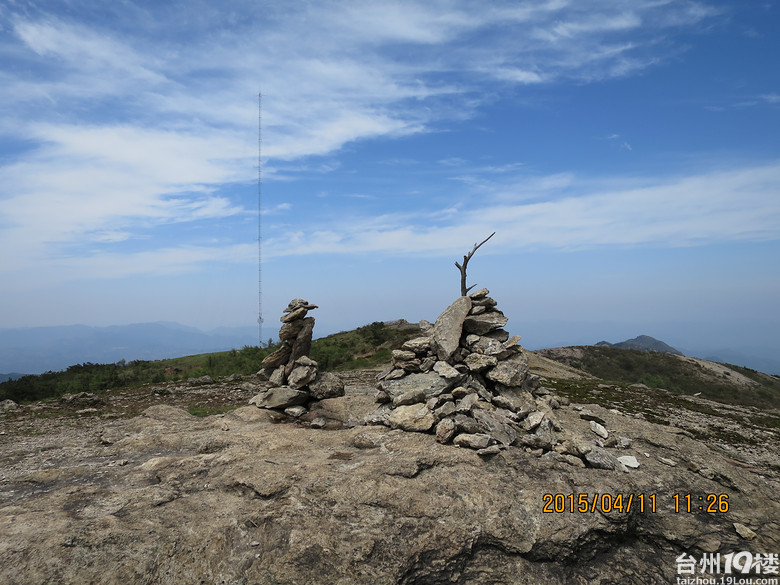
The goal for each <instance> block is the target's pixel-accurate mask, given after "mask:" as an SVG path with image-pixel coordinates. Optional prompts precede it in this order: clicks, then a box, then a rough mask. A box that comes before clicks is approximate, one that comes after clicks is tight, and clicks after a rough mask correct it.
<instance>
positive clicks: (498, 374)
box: [485, 353, 528, 386]
mask: <svg viewBox="0 0 780 585" xmlns="http://www.w3.org/2000/svg"><path fill="white" fill-rule="evenodd" d="M527 374H528V360H527V359H526V357H525V356H524V355H523V354H522V353H516V354H515V355H513V356H511V357H510V358H508V359H506V360H504V361H502V362H499V363H498V365H497V366H496V367H495V368H493V369H491V370H490V371H488V373H487V374H485V376H486V377H487V378H488V380H492V381H493V382H496V383H497V384H503V385H504V386H520V385H522V383H523V381H524V380H525V377H526V375H527Z"/></svg>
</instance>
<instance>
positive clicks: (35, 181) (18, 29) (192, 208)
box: [0, 0, 712, 272]
mask: <svg viewBox="0 0 780 585" xmlns="http://www.w3.org/2000/svg"><path fill="white" fill-rule="evenodd" d="M188 7H189V10H188V14H187V17H186V18H182V15H181V14H179V13H177V11H176V10H173V9H170V8H168V7H166V6H165V5H164V4H160V5H158V4H155V5H153V6H152V7H151V8H147V7H144V6H141V5H134V4H124V3H123V4H121V5H116V6H113V5H112V7H111V8H110V9H107V11H108V12H105V13H103V12H101V14H103V15H104V18H103V19H102V20H101V19H100V18H90V19H86V18H85V19H84V20H83V21H76V20H74V18H73V17H72V16H68V15H66V13H64V12H63V13H61V14H59V15H52V14H47V13H46V12H45V10H46V7H44V8H36V9H35V10H36V11H37V12H36V11H33V10H32V9H31V10H30V11H29V12H22V11H21V9H19V12H14V11H15V10H16V9H14V8H9V9H8V10H7V11H6V12H4V13H3V14H0V18H2V19H4V23H3V24H4V25H5V27H6V28H8V29H9V30H12V31H13V34H6V35H5V36H3V37H0V43H2V45H0V51H2V53H3V55H4V56H10V57H12V58H9V59H7V60H5V61H4V63H5V64H4V65H0V69H2V71H0V83H2V84H3V87H4V91H3V92H0V106H1V108H0V111H2V112H3V113H2V114H0V129H2V131H3V132H4V133H6V134H7V135H8V136H9V137H10V138H11V139H13V140H14V141H17V142H20V143H24V144H25V148H26V150H22V151H19V153H17V154H16V155H15V157H14V158H12V159H6V161H7V162H5V164H4V166H2V167H0V214H2V217H3V224H2V227H0V230H1V231H0V244H2V246H3V249H11V248H13V249H14V250H16V253H15V254H14V255H13V256H11V255H4V257H3V259H2V260H0V271H3V272H7V271H9V270H17V269H19V268H20V267H22V266H36V265H37V264H36V263H38V262H41V261H43V260H45V259H47V258H48V259H50V258H54V257H56V258H62V257H68V254H69V252H68V251H67V250H71V248H69V246H73V247H77V246H78V245H84V244H95V245H104V246H110V245H112V244H118V243H121V242H127V241H131V240H132V241H136V240H138V239H139V238H140V237H141V236H142V235H143V234H144V233H145V230H147V228H148V227H149V226H150V225H160V224H166V223H167V224H172V223H181V222H186V221H204V220H216V219H220V218H225V217H228V216H232V215H239V214H243V213H245V210H244V204H240V203H237V202H236V201H234V200H232V199H231V198H230V196H229V195H228V194H226V193H225V192H224V186H225V185H226V184H231V183H232V184H236V183H249V182H251V181H253V180H254V178H255V176H256V167H255V165H256V162H257V159H256V148H257V135H256V129H257V121H258V120H257V113H258V112H257V109H256V103H255V102H254V98H253V97H252V96H254V95H256V92H257V91H258V90H259V89H262V91H263V93H264V98H263V154H264V157H266V158H267V159H270V161H271V164H270V165H269V166H268V169H269V171H271V172H270V173H269V174H267V175H266V177H265V178H266V179H268V180H273V179H274V178H278V179H283V178H289V173H284V172H283V171H281V172H279V173H274V172H273V170H274V168H275V165H278V163H279V161H296V160H300V159H303V158H305V157H309V156H312V155H328V154H332V153H334V152H338V151H339V150H340V149H342V148H343V147H344V146H345V145H347V144H349V143H352V142H355V141H359V140H365V139H376V138H394V137H401V136H409V135H413V134H418V133H423V132H426V131H428V130H429V129H430V128H431V125H432V124H433V123H435V122H438V121H441V120H443V119H458V118H459V117H460V118H462V117H468V116H470V115H471V113H472V112H473V111H474V109H475V108H478V107H479V105H480V103H481V100H482V99H486V98H485V97H484V95H485V94H486V91H485V90H486V85H485V83H486V79H487V80H498V81H499V82H500V83H501V84H507V83H508V84H518V85H528V84H540V83H552V82H555V81H556V80H561V79H571V78H574V79H586V80H590V79H599V78H604V77H610V76H621V75H627V74H630V73H632V72H634V71H637V70H640V69H642V68H644V67H647V66H649V65H650V64H652V63H653V62H655V60H657V59H659V58H663V56H664V55H663V54H661V55H660V56H657V55H656V51H657V43H656V41H657V38H658V37H661V36H664V35H666V34H667V32H668V31H667V28H666V27H669V26H683V25H686V24H691V23H696V22H699V21H701V20H703V19H706V18H708V17H709V16H711V15H712V13H711V12H709V11H707V10H705V9H703V8H701V7H700V5H699V4H698V3H695V2H682V3H681V2H672V1H671V0H670V1H668V2H657V1H655V0H635V1H628V0H624V1H617V2H601V1H595V2H589V3H575V2H570V1H565V0H551V1H548V2H534V3H521V4H517V3H495V4H492V3H491V4H488V5H486V6H484V7H482V6H480V7H479V9H476V8H475V5H474V4H473V3H471V2H467V1H465V0H436V1H433V2H422V1H412V0H408V1H398V2H389V3H388V2H385V3H374V4H370V3H369V4H366V3H365V2H358V1H356V0H334V1H332V2H322V3H301V4H297V3H291V4H287V3H285V4H284V5H283V6H280V7H276V6H270V5H267V4H256V3H241V4H236V5H232V4H231V3H229V2H228V3H227V4H220V5H219V7H216V5H214V4H212V3H209V2H200V3H195V2H193V3H191V4H188ZM86 10H87V9H86V8H84V11H85V12H86ZM105 14H110V15H111V16H110V17H107V16H105ZM238 14H240V17H237V15H238ZM112 18H113V19H114V20H113V21H112V20H111V19H112ZM224 31H230V33H229V34H225V33H224ZM476 38H478V39H479V42H476V43H475V42H474V39H476ZM487 87H488V89H490V86H487ZM502 87H503V85H502ZM487 93H489V92H487ZM304 167H308V168H311V166H310V165H304ZM512 170H513V169H512V168H509V167H507V168H504V169H501V168H493V169H490V168H485V169H483V171H482V172H491V173H494V174H495V173H498V172H499V171H501V172H503V173H508V172H510V171H512ZM474 172H476V173H479V172H481V171H479V170H476V171H474ZM470 180H473V178H472V177H470ZM482 183H483V181H475V184H478V185H480V186H482V187H483V188H484V185H483V184H482ZM488 187H490V185H488ZM276 211H284V208H283V207H282V206H279V207H277V208H276ZM527 211H528V210H526V212H527ZM475 219H478V218H476V217H475ZM388 221H389V219H388ZM374 229H375V231H376V233H375V234H374V235H373V236H372V237H370V238H368V236H367V235H365V234H364V235H360V236H359V238H358V235H357V234H356V235H354V236H351V237H353V239H354V238H358V239H360V238H368V239H367V240H366V243H367V245H368V246H369V248H370V247H371V246H380V243H381V242H384V244H382V245H388V246H390V248H392V245H391V244H392V243H393V242H395V237H394V236H393V233H396V232H392V231H388V228H381V229H379V228H374ZM352 230H353V228H352V227H350V228H349V229H347V231H346V232H345V233H347V234H349V233H352ZM413 232H414V230H412V231H407V230H403V231H402V232H399V233H402V235H403V236H404V237H405V236H409V238H410V240H409V241H413V240H414V238H415V237H416V236H414V233H413ZM317 233H318V234H319V235H318V236H317V237H318V238H321V239H322V240H323V243H324V244H327V245H326V246H325V247H326V248H327V247H328V246H335V247H339V246H343V247H344V249H345V250H350V249H352V248H353V245H352V244H349V243H348V244H344V242H345V240H344V237H343V236H342V235H340V234H338V233H332V230H329V229H326V230H319V231H318V232H317ZM308 237H309V236H308V235H307V238H308ZM425 241H426V242H427V241H428V240H427V239H426V240H425ZM147 245H148V247H149V248H150V249H156V248H163V249H166V250H171V249H174V248H171V247H170V245H169V242H168V241H167V239H164V238H163V239H160V240H157V239H151V240H150V241H148V242H147ZM303 245H304V244H303V243H302V241H301V242H299V244H297V245H294V246H292V247H290V250H293V251H295V250H300V249H301V248H300V246H303ZM380 247H381V246H380ZM175 249H178V248H175ZM278 250H280V252H279V253H289V252H285V251H284V250H283V249H282V247H279V248H278ZM294 253H300V252H294ZM166 254H170V253H169V252H166ZM93 256H94V255H93ZM163 256H165V254H164V255H163ZM196 256H197V254H195V255H191V256H188V257H196ZM100 257H103V258H106V257H108V256H105V255H101V256H100ZM91 265H93V264H91V263H90V261H89V260H88V259H85V260H84V266H91Z"/></svg>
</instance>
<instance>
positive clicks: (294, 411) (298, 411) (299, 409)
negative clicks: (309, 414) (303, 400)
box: [284, 406, 306, 418]
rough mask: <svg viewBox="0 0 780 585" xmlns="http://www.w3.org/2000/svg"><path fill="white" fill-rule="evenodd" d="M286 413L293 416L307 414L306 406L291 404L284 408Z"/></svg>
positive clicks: (297, 416)
mask: <svg viewBox="0 0 780 585" xmlns="http://www.w3.org/2000/svg"><path fill="white" fill-rule="evenodd" d="M284 414H286V415H287V416H291V417H293V418H299V417H301V416H303V415H304V414H306V407H305V406H290V407H288V408H285V409H284Z"/></svg>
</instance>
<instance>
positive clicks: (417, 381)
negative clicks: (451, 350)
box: [379, 372, 452, 400]
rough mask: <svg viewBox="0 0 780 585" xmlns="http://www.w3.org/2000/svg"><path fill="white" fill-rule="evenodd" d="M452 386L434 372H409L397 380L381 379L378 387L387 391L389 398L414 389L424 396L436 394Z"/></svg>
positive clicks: (428, 396)
mask: <svg viewBox="0 0 780 585" xmlns="http://www.w3.org/2000/svg"><path fill="white" fill-rule="evenodd" d="M451 386H452V382H450V381H448V380H446V379H444V378H442V377H441V376H440V375H439V374H437V373H436V372H428V373H425V374H409V375H408V376H404V377H403V378H398V379H397V380H382V381H381V382H380V383H379V388H380V389H381V390H384V391H385V392H387V394H388V396H390V399H391V400H392V399H394V398H396V397H397V396H400V395H401V394H406V393H407V392H411V391H414V390H422V391H423V392H425V396H426V398H431V397H432V396H438V395H439V394H441V393H443V392H444V391H446V390H448V389H449V388H450V387H451Z"/></svg>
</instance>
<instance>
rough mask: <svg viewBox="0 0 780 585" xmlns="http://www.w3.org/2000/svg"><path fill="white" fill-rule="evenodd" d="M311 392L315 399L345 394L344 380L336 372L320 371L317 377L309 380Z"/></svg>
mask: <svg viewBox="0 0 780 585" xmlns="http://www.w3.org/2000/svg"><path fill="white" fill-rule="evenodd" d="M309 393H310V394H311V397H312V398H313V399H315V400H324V399H325V398H337V397H339V396H344V382H342V381H341V378H339V377H338V376H337V375H336V374H333V373H331V372H319V373H318V374H317V377H316V378H314V380H312V381H311V382H309Z"/></svg>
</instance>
